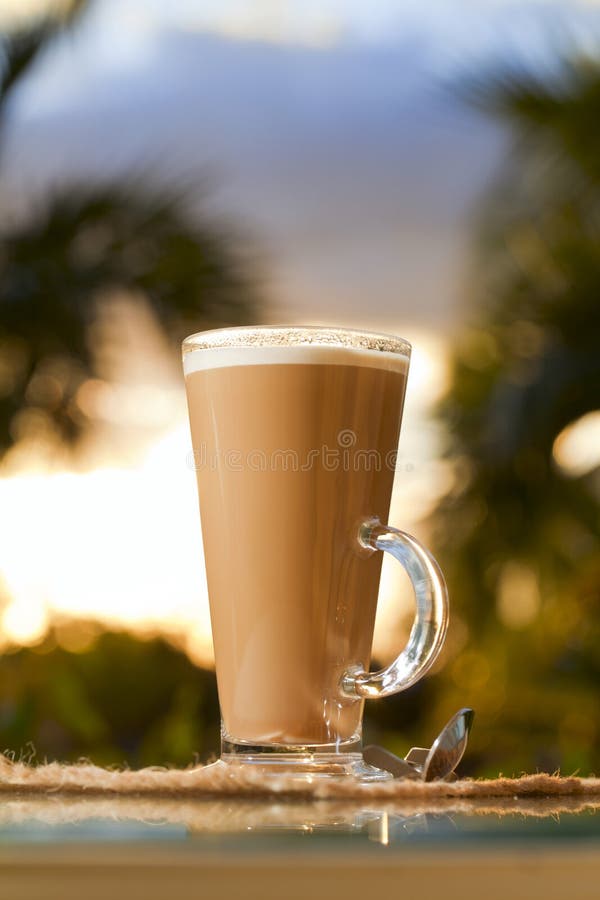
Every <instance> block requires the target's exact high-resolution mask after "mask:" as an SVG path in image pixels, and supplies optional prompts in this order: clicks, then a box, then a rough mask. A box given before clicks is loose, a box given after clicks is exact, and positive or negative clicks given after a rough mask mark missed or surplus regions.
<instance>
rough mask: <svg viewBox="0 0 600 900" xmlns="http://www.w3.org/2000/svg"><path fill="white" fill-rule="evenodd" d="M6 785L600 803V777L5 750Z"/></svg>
mask: <svg viewBox="0 0 600 900" xmlns="http://www.w3.org/2000/svg"><path fill="white" fill-rule="evenodd" d="M0 793H2V794H4V796H5V797H6V795H7V794H13V795H14V794H17V793H18V794H24V793H27V794H38V795H40V794H63V795H64V794H69V795H80V796H87V797H90V796H95V797H99V796H102V795H106V796H115V795H119V796H129V797H140V796H144V797H171V798H188V799H190V798H211V797H213V798H218V797H221V798H223V797H243V798H248V799H256V798H260V797H263V798H271V799H276V798H287V797H289V798H296V799H298V800H300V799H307V798H308V799H330V800H333V799H336V800H342V799H356V800H375V799H377V800H400V799H403V800H407V799H409V798H411V799H417V800H421V801H422V800H426V799H427V800H431V799H434V798H435V799H443V798H451V799H461V800H474V799H479V800H480V799H492V798H498V799H499V798H528V797H552V798H557V799H558V798H565V797H569V798H576V799H579V800H593V801H594V803H595V802H596V801H597V802H598V804H599V805H600V778H577V777H561V776H559V775H547V774H536V775H522V776H521V777H519V778H504V777H500V778H494V779H484V780H471V779H462V780H458V781H454V782H440V781H433V782H429V783H424V782H420V781H409V780H404V779H398V780H394V781H388V782H381V783H374V784H357V783H355V782H354V781H353V780H352V779H348V780H347V781H346V780H343V779H340V780H331V781H329V780H326V779H324V780H322V781H321V780H318V779H315V780H314V781H313V782H312V784H309V783H306V782H303V781H298V780H297V779H294V778H293V777H292V778H290V777H289V776H284V775H269V776H268V777H265V776H263V775H262V774H261V773H259V772H256V771H253V770H252V769H250V768H249V767H248V768H246V767H243V766H240V767H239V768H238V767H225V766H221V765H219V764H217V765H208V766H196V767H194V768H189V769H165V768H157V767H152V768H147V769H140V770H138V771H131V770H129V769H118V770H115V769H103V768H100V767H98V766H94V765H92V764H91V763H87V762H82V763H79V764H77V765H61V764H59V763H48V764H46V765H39V766H30V765H27V764H26V763H23V762H16V761H12V760H10V759H8V758H7V757H4V756H0Z"/></svg>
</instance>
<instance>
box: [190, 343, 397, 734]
mask: <svg viewBox="0 0 600 900" xmlns="http://www.w3.org/2000/svg"><path fill="white" fill-rule="evenodd" d="M184 367H185V374H186V387H187V395H188V405H189V412H190V421H191V429H192V439H193V445H194V455H195V463H196V470H197V476H198V487H199V495H200V508H201V517H202V535H203V541H204V549H205V559H206V566H207V581H208V590H209V598H210V610H211V621H212V632H213V640H214V648H215V661H216V669H217V681H218V689H219V699H220V705H221V711H222V716H223V722H224V728H225V732H226V735H225V736H226V738H227V737H229V738H230V739H232V740H235V741H237V742H247V743H249V744H257V745H264V744H285V745H313V744H339V743H340V742H344V741H352V740H353V739H354V738H355V737H356V736H357V734H358V731H359V728H360V721H361V714H362V701H361V700H356V699H347V698H344V696H343V695H342V693H341V690H340V678H341V676H342V673H343V672H344V671H345V670H346V669H347V668H348V667H349V666H352V665H356V664H359V665H362V666H364V667H365V668H368V665H369V661H370V653H371V640H372V635H373V625H374V619H375V609H376V604H377V593H378V587H379V577H380V570H381V554H378V553H375V554H370V553H369V552H368V551H363V550H361V548H360V546H359V544H358V541H357V530H358V526H359V524H360V523H361V522H363V521H365V520H366V519H370V518H372V517H378V518H379V519H381V521H382V522H386V521H387V516H388V511H389V504H390V496H391V491H392V483H393V477H394V465H395V452H396V449H397V446H398V436H399V430H400V421H401V416H402V406H403V401H404V392H405V386H406V377H407V371H408V360H407V358H406V357H404V356H402V355H398V354H392V353H386V352H378V351H375V350H361V349H353V348H344V347H325V346H290V347H240V348H234V347H229V348H217V349H200V350H195V351H193V352H190V353H188V354H187V355H186V357H185V363H184Z"/></svg>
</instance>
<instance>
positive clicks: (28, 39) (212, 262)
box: [0, 0, 259, 455]
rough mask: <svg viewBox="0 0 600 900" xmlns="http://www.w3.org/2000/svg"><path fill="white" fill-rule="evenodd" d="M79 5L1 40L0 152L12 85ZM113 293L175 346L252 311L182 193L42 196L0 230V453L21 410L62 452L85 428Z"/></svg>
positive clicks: (242, 278)
mask: <svg viewBox="0 0 600 900" xmlns="http://www.w3.org/2000/svg"><path fill="white" fill-rule="evenodd" d="M87 6H88V4H87V3H86V2H84V0H83V2H82V0H75V2H71V3H70V4H69V5H68V6H67V7H66V9H65V11H64V13H63V16H62V17H60V18H54V19H49V18H48V19H45V20H43V21H41V22H40V23H38V24H35V25H33V26H32V27H30V28H27V29H26V30H22V31H19V32H17V33H13V34H9V35H6V36H4V38H3V39H1V40H0V150H1V149H2V133H3V131H4V129H5V128H6V110H7V105H8V101H9V99H10V97H11V95H12V92H13V90H14V88H15V86H16V85H17V84H18V83H19V81H20V80H21V78H22V77H23V76H24V75H25V74H26V73H27V72H29V71H30V70H31V68H32V67H33V66H34V65H35V63H36V60H37V59H38V57H39V56H40V53H41V51H42V50H43V49H44V48H45V47H46V46H47V45H48V44H49V43H50V42H51V41H52V40H53V39H54V37H55V36H56V34H57V32H59V30H60V29H62V28H64V27H67V26H68V27H71V26H73V25H74V24H75V23H76V21H77V20H78V19H79V18H80V16H81V15H83V14H84V13H85V10H86V8H87ZM0 163H1V156H0ZM0 221H1V218H0ZM119 291H121V292H122V291H125V292H128V291H131V292H135V293H137V294H140V293H141V294H142V295H143V297H144V298H145V301H146V302H147V304H148V306H149V307H150V309H151V310H152V313H153V315H154V316H155V318H156V320H157V321H158V323H159V324H160V326H161V327H162V328H163V330H164V331H165V333H166V334H167V335H168V336H169V337H170V338H171V339H173V341H174V342H175V341H177V340H178V339H180V338H181V337H182V335H183V333H184V332H186V331H189V330H198V329H200V328H204V327H206V328H209V327H214V326H218V325H223V324H238V323H243V322H247V321H248V320H249V319H251V318H252V317H255V316H256V311H257V309H258V307H259V298H258V290H257V288H256V286H255V281H254V278H253V275H252V274H251V266H250V264H249V262H248V261H247V260H246V259H245V258H244V257H243V255H242V253H241V251H240V246H239V242H238V241H236V239H235V238H234V236H233V235H231V234H229V233H228V232H227V231H226V230H224V229H223V228H221V227H217V226H216V225H215V224H213V223H212V222H208V221H200V220H199V218H198V216H195V217H194V218H193V219H192V218H191V217H190V216H189V215H187V213H186V210H185V205H184V203H183V197H182V195H181V191H177V190H174V189H169V188H156V187H153V186H151V185H150V184H149V183H148V182H147V181H145V180H144V179H143V178H142V177H140V176H136V177H131V178H130V179H128V181H127V182H124V181H123V182H118V183H110V184H104V185H95V186H82V185H78V184H73V185H70V186H68V187H62V188H61V190H60V191H59V192H58V193H56V192H55V193H53V194H50V195H48V196H46V197H44V198H41V199H40V200H38V201H37V202H36V203H35V204H32V208H31V211H30V213H29V214H28V215H27V216H26V217H25V219H24V220H21V222H20V223H19V224H18V225H12V226H8V227H6V226H5V227H4V228H0V357H1V360H2V362H1V363H0V455H1V454H2V453H4V452H5V451H6V450H7V449H9V448H10V447H11V445H12V444H13V443H14V441H15V439H16V436H17V435H18V417H19V414H21V413H22V412H23V411H32V410H33V411H34V412H39V413H41V414H42V415H43V416H44V417H46V418H47V419H49V420H50V421H51V423H52V425H53V427H54V428H55V430H57V432H58V434H59V435H60V437H61V438H62V439H63V440H64V441H66V442H69V443H71V444H72V443H74V442H76V441H77V439H78V438H79V437H80V436H81V435H82V434H83V433H84V432H85V429H86V427H87V425H88V424H89V421H88V420H87V418H86V415H85V412H84V411H82V409H81V408H79V407H78V405H77V403H76V394H77V391H78V389H79V387H80V385H81V384H82V383H83V382H84V381H85V380H86V379H88V378H90V377H93V376H95V375H96V374H97V373H96V360H95V356H94V352H93V348H92V341H91V333H92V329H93V325H94V322H95V320H96V316H97V312H98V307H99V303H101V301H102V298H103V297H106V296H107V294H108V293H110V292H119ZM49 373H50V374H51V376H52V377H51V380H50V381H49V380H48V374H49ZM49 386H51V389H47V388H49Z"/></svg>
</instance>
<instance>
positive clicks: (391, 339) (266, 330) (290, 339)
mask: <svg viewBox="0 0 600 900" xmlns="http://www.w3.org/2000/svg"><path fill="white" fill-rule="evenodd" d="M310 346H313V347H340V348H345V349H352V350H367V351H371V352H373V351H377V352H380V353H394V354H397V355H399V356H406V357H407V358H409V359H410V354H411V350H412V347H411V344H410V343H409V342H408V341H406V340H405V339H404V338H401V337H397V336H395V335H391V334H381V333H379V332H376V331H362V330H360V329H356V328H338V327H336V326H325V325H238V326H235V327H232V328H213V329H210V330H208V331H198V332H196V334H190V335H189V336H188V337H186V338H185V340H184V341H183V343H182V354H183V356H184V357H185V356H186V355H187V354H189V353H194V352H195V351H197V350H218V349H225V348H228V347H229V348H231V347H235V348H237V349H242V348H245V347H261V348H268V347H278V348H280V349H281V348H282V347H310Z"/></svg>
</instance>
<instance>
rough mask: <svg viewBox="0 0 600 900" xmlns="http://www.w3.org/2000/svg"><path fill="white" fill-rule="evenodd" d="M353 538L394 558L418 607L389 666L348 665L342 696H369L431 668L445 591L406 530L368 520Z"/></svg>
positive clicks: (442, 626)
mask: <svg viewBox="0 0 600 900" xmlns="http://www.w3.org/2000/svg"><path fill="white" fill-rule="evenodd" d="M358 541H359V543H360V545H361V546H362V547H364V548H366V549H367V550H370V551H371V552H375V550H383V551H385V552H387V553H391V555H392V556H393V557H394V558H395V559H397V560H398V562H399V563H400V564H401V565H402V566H403V567H404V569H405V570H406V572H407V574H408V577H409V578H410V580H411V582H412V586H413V589H414V592H415V600H416V606H417V611H416V615H415V620H414V622H413V626H412V629H411V632H410V637H409V639H408V644H407V645H406V647H405V648H404V650H403V651H402V653H401V654H400V656H398V657H397V658H396V659H395V660H394V662H393V663H391V665H389V666H387V667H386V668H385V669H381V670H380V671H379V672H366V671H365V670H364V669H363V667H362V666H352V667H351V668H349V669H348V670H347V671H346V672H345V673H344V675H343V677H342V691H343V693H344V695H345V696H347V697H356V698H358V697H362V698H367V699H373V698H377V697H387V696H388V695H389V694H395V693H397V692H398V691H404V690H406V688H409V687H410V686H411V685H413V684H415V682H416V681H418V680H419V679H420V678H422V677H423V675H424V674H425V673H426V672H427V670H428V669H429V668H431V666H432V665H433V663H434V662H435V660H436V659H437V656H438V654H439V652H440V650H441V649H442V645H443V643H444V638H445V637H446V631H447V628H448V591H447V588H446V582H445V581H444V576H443V575H442V573H441V571H440V567H439V566H438V564H437V563H436V561H435V559H434V558H433V556H432V555H431V554H430V553H429V551H428V550H426V549H425V547H423V546H422V545H421V544H420V543H419V542H418V541H417V540H416V539H415V538H414V537H411V535H410V534H405V532H403V531H398V530H397V529H396V528H391V527H390V526H389V525H382V524H381V522H380V521H379V520H378V519H371V520H369V521H368V522H364V523H363V524H362V525H361V526H360V529H359V533H358Z"/></svg>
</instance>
